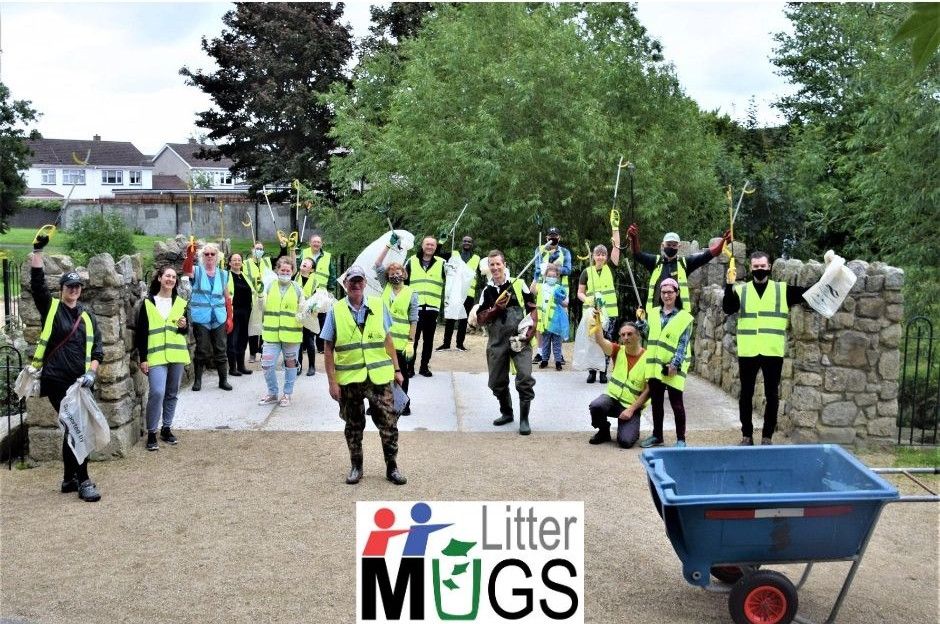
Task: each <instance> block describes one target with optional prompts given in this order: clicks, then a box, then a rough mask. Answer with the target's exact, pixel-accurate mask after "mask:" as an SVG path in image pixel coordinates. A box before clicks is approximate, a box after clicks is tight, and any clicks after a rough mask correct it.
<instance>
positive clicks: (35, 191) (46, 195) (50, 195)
mask: <svg viewBox="0 0 940 624" xmlns="http://www.w3.org/2000/svg"><path fill="white" fill-rule="evenodd" d="M23 197H34V198H36V199H62V195H60V194H58V193H56V192H55V191H53V190H51V189H47V188H29V189H26V194H25V195H23Z"/></svg>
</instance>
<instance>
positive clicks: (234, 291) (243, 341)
mask: <svg viewBox="0 0 940 624" xmlns="http://www.w3.org/2000/svg"><path fill="white" fill-rule="evenodd" d="M228 268H229V277H230V278H231V279H229V282H228V295H229V297H231V299H232V314H233V317H234V318H233V324H232V333H230V334H229V335H228V337H227V338H226V355H227V356H228V374H229V376H230V377H241V376H242V375H250V374H252V373H253V372H254V371H252V370H251V369H250V368H247V367H246V366H245V350H246V349H247V348H248V325H249V323H250V320H251V310H252V308H253V307H254V305H255V302H256V300H257V298H258V293H257V292H255V281H254V279H251V278H249V277H248V276H247V275H246V274H245V271H244V269H245V263H244V261H243V260H242V255H241V254H239V253H233V254H231V255H229V258H228Z"/></svg>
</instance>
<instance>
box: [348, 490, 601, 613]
mask: <svg viewBox="0 0 940 624" xmlns="http://www.w3.org/2000/svg"><path fill="white" fill-rule="evenodd" d="M455 621H469V622H474V621H475V622H487V623H490V622H510V621H512V622H522V623H526V622H528V623H534V622H570V623H582V622H584V503H583V502H558V501H555V502H549V501H485V502H466V501H447V502H445V501H432V502H420V501H417V502H416V501H412V502H402V501H389V502H381V501H361V502H358V503H356V622H357V623H372V622H455Z"/></svg>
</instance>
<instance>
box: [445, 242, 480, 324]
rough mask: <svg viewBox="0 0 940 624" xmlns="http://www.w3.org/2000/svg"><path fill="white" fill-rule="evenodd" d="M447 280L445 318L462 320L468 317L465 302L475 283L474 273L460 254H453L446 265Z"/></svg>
mask: <svg viewBox="0 0 940 624" xmlns="http://www.w3.org/2000/svg"><path fill="white" fill-rule="evenodd" d="M444 271H445V272H446V273H447V281H446V282H445V283H444V318H445V319H454V320H460V319H465V318H467V311H466V309H464V307H463V302H464V301H466V299H467V293H469V292H470V285H471V284H472V283H473V273H472V272H471V269H470V267H468V266H467V263H466V262H464V261H463V259H462V258H461V257H460V254H457V253H455V254H451V257H450V260H448V261H447V264H445V265H444Z"/></svg>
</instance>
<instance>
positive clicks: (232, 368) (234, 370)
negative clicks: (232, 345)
mask: <svg viewBox="0 0 940 624" xmlns="http://www.w3.org/2000/svg"><path fill="white" fill-rule="evenodd" d="M228 374H229V376H230V377H241V376H242V374H241V373H239V372H238V367H237V366H236V365H235V356H234V355H230V356H228Z"/></svg>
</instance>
